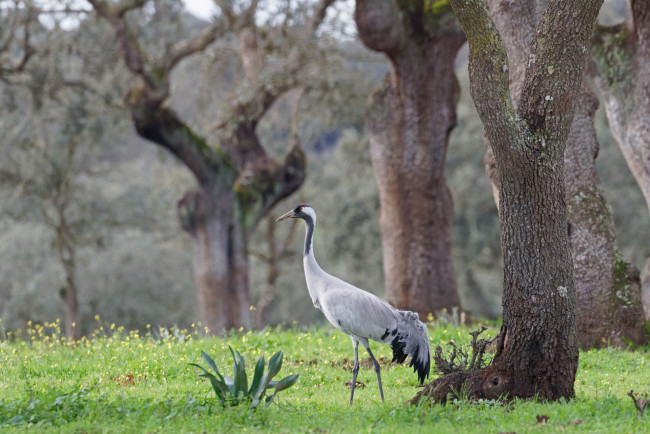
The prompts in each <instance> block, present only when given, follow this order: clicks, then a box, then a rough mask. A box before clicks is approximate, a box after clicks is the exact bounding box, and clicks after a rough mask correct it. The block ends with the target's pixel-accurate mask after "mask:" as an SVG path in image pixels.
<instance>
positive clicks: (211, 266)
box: [91, 0, 333, 332]
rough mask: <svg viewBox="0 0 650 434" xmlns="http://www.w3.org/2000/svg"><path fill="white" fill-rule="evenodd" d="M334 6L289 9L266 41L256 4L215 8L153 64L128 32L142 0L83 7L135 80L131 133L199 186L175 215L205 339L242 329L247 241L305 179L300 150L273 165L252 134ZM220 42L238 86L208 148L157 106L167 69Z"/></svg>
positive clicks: (291, 84)
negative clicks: (232, 57)
mask: <svg viewBox="0 0 650 434" xmlns="http://www.w3.org/2000/svg"><path fill="white" fill-rule="evenodd" d="M332 1H333V0H322V1H320V2H318V3H317V4H316V5H314V7H313V9H311V10H310V12H311V14H310V15H308V16H305V15H301V17H300V18H296V17H293V16H292V14H293V13H294V12H295V10H294V9H291V8H287V9H286V10H284V11H283V12H284V20H281V21H280V20H279V19H278V21H280V24H279V25H278V26H276V28H275V31H273V32H271V29H272V27H269V28H267V30H268V31H269V33H261V31H260V29H258V28H257V24H256V12H257V7H258V2H257V1H252V2H250V3H249V4H247V5H237V7H233V6H232V4H231V2H227V1H224V2H219V7H220V15H219V17H218V18H216V19H215V20H214V21H213V22H212V23H211V24H210V25H209V26H207V27H205V28H204V29H202V30H201V31H200V32H199V33H198V34H197V35H196V36H194V37H192V38H189V39H185V40H181V41H178V42H176V43H175V44H174V45H172V46H171V47H170V48H169V49H167V50H165V51H164V52H163V53H162V54H161V55H155V54H154V53H155V52H151V51H149V52H148V50H147V49H146V47H145V46H143V45H142V44H141V43H140V42H139V41H138V39H137V37H136V32H134V31H133V30H131V27H132V26H133V24H132V23H130V22H129V20H128V16H127V15H128V14H127V13H128V12H129V11H132V10H135V9H139V8H141V7H142V6H143V5H144V3H145V2H144V1H143V0H136V1H122V2H120V3H107V2H103V1H95V0H93V1H91V3H92V5H93V7H94V8H95V10H96V11H97V13H98V14H99V15H100V16H102V17H103V18H104V19H106V20H107V21H108V22H109V23H110V24H111V26H112V27H113V29H114V31H115V40H116V42H117V43H118V44H119V46H120V48H121V51H122V54H123V57H124V60H125V63H126V66H127V67H128V68H129V70H130V71H131V72H132V73H133V74H134V75H135V76H136V77H137V78H138V82H137V84H136V85H135V86H134V87H133V88H132V89H131V91H130V92H129V95H128V97H127V104H128V106H129V109H130V111H131V115H132V118H133V121H134V124H135V127H136V130H137V131H138V133H139V134H140V135H141V136H142V137H144V138H147V139H149V140H151V141H153V142H155V143H157V144H158V145H160V146H162V147H163V148H165V149H167V150H169V151H170V152H172V153H173V154H174V155H176V156H177V157H178V158H179V159H180V160H181V161H182V162H183V163H184V164H185V165H186V166H187V167H188V169H189V170H190V171H192V173H193V175H194V176H195V178H196V180H197V188H195V189H194V190H192V191H190V192H188V193H187V194H186V195H185V196H184V197H183V199H182V200H181V201H180V202H179V213H180V217H181V222H182V226H183V228H184V229H185V230H187V231H188V232H189V233H190V234H191V235H192V237H193V240H194V252H195V253H194V254H195V261H194V266H195V270H194V274H195V280H196V285H197V289H198V300H199V309H200V311H201V317H202V320H203V323H204V326H206V327H207V328H208V329H209V331H211V332H219V331H221V330H223V329H229V328H232V327H240V326H244V327H249V326H250V312H249V307H250V306H251V300H250V294H249V287H248V275H247V272H248V258H247V253H248V251H247V243H246V236H247V233H248V231H249V230H250V229H251V228H252V227H254V226H255V224H256V223H257V222H258V221H259V220H260V219H261V218H262V217H264V216H265V215H266V214H267V213H268V212H269V210H270V209H271V208H272V207H273V206H274V205H275V204H276V203H277V201H279V200H280V199H282V198H284V197H286V196H287V195H289V194H290V193H292V192H293V191H295V190H296V189H297V188H298V187H299V186H300V185H301V184H302V182H303V180H304V176H305V169H304V168H305V159H304V153H303V151H302V149H301V147H300V144H299V143H292V144H289V150H288V152H287V154H286V156H285V157H284V159H282V160H281V161H276V160H274V159H273V158H271V157H270V156H269V155H268V154H267V152H266V151H265V149H264V147H263V146H262V145H261V143H260V142H259V139H258V136H257V134H256V127H257V124H258V123H259V122H260V120H261V119H262V118H263V116H264V115H265V113H266V112H267V111H268V110H269V108H270V107H271V106H272V105H273V103H274V102H275V101H276V100H277V99H278V98H279V97H280V96H281V95H283V94H284V93H286V92H287V91H289V90H291V89H293V88H295V87H296V86H298V85H299V82H300V77H301V73H303V72H304V70H305V66H306V64H308V63H309V62H308V60H309V56H307V54H308V53H310V52H312V51H314V50H315V49H316V45H315V44H314V43H313V38H314V35H315V32H316V30H317V29H318V27H319V26H320V24H321V23H322V21H323V19H324V18H325V14H326V10H327V8H328V6H329V5H330V4H331V3H332ZM273 18H274V19H277V18H278V17H277V16H274V17H273ZM163 24H164V23H163ZM228 34H233V35H235V36H236V37H237V41H238V53H239V56H240V60H241V65H242V68H243V71H244V75H245V79H246V80H245V83H244V84H243V85H242V86H241V87H239V86H238V87H237V88H236V90H235V91H233V93H232V95H231V97H230V99H229V104H228V110H227V111H225V112H224V113H222V118H221V119H220V120H219V121H218V123H217V124H216V128H215V129H216V131H215V132H216V133H217V139H216V140H215V141H216V142H217V143H218V144H214V143H213V140H210V139H211V136H209V135H207V134H206V132H204V133H203V134H202V133H201V132H200V131H197V130H196V129H193V128H191V127H190V126H189V125H188V124H187V123H186V122H184V121H183V120H182V119H181V118H180V117H179V116H178V115H177V113H176V112H175V111H173V110H171V109H170V108H168V107H167V106H166V104H165V103H166V101H167V100H168V98H169V97H170V95H171V89H170V86H169V80H170V75H171V73H172V71H173V69H174V68H175V66H176V65H177V64H178V63H179V62H180V61H181V60H182V59H184V58H186V57H188V56H191V55H193V54H196V53H199V52H202V51H203V50H205V49H206V47H208V46H209V45H211V44H212V43H214V41H215V40H217V38H218V37H219V36H222V35H228ZM283 35H287V37H289V36H290V37H292V38H293V43H291V44H290V45H288V44H287V38H285V37H283ZM260 43H262V44H261V46H260ZM274 47H281V48H283V49H284V52H282V50H278V51H276V50H274V49H273V48H274ZM145 53H147V54H145ZM267 53H272V54H267ZM285 56H286V57H285ZM237 84H241V83H237ZM208 137H210V139H209V138H208ZM209 142H211V143H209Z"/></svg>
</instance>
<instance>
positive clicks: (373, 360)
mask: <svg viewBox="0 0 650 434" xmlns="http://www.w3.org/2000/svg"><path fill="white" fill-rule="evenodd" d="M364 346H365V347H366V350H367V351H368V354H369V355H370V360H372V364H373V365H375V372H376V373H377V383H379V394H380V395H381V402H384V389H383V388H382V387H381V375H380V374H379V370H380V368H379V362H378V361H377V359H375V356H373V355H372V351H370V345H364Z"/></svg>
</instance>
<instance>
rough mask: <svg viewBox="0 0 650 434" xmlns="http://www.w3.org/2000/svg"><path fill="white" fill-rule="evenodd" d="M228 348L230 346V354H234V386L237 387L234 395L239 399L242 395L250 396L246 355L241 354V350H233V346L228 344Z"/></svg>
mask: <svg viewBox="0 0 650 434" xmlns="http://www.w3.org/2000/svg"><path fill="white" fill-rule="evenodd" d="M228 348H230V354H232V359H233V375H234V378H233V380H234V381H233V387H234V389H235V390H234V393H233V395H235V397H236V398H237V399H239V397H240V395H242V397H244V398H245V397H247V396H248V378H247V377H246V364H245V362H244V357H243V356H242V355H241V354H239V351H236V352H235V351H233V350H232V347H230V346H228ZM235 353H237V354H235Z"/></svg>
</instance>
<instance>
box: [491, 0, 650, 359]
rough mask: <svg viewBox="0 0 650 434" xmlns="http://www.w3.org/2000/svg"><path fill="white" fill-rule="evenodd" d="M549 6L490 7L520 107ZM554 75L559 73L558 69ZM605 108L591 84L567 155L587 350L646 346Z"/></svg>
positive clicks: (494, 3)
mask: <svg viewBox="0 0 650 434" xmlns="http://www.w3.org/2000/svg"><path fill="white" fill-rule="evenodd" d="M545 5H546V2H545V1H527V2H518V3H517V4H516V5H512V3H511V2H505V1H503V0H490V1H489V2H488V7H489V12H490V16H491V17H492V19H493V20H494V22H495V24H496V26H497V29H498V30H499V32H500V34H501V36H502V39H503V42H504V44H505V46H506V50H507V52H508V57H509V60H510V63H509V66H510V69H509V71H510V91H511V94H512V96H513V101H514V103H515V106H517V105H518V102H519V99H520V98H521V92H522V89H523V85H524V81H525V73H526V67H527V65H528V64H529V63H530V62H531V57H530V48H531V42H532V40H533V36H534V34H535V30H536V26H537V23H538V22H539V17H540V16H541V14H542V12H543V8H544V6H545ZM549 71H550V72H549V74H550V75H553V71H552V69H551V70H549ZM597 108H598V100H597V98H596V97H595V95H594V94H593V92H592V91H591V89H590V88H589V86H588V85H587V84H586V83H583V84H582V86H581V89H580V92H579V94H578V102H577V104H576V110H575V115H574V117H573V123H572V125H571V130H570V132H569V138H568V140H567V145H566V150H565V154H564V164H565V173H566V177H565V185H566V195H567V206H568V214H567V218H568V232H569V244H570V247H571V252H572V254H573V265H574V277H575V282H576V293H577V300H578V303H577V308H578V312H577V315H578V338H579V340H580V344H581V345H582V347H583V348H590V347H594V346H596V347H598V346H602V345H607V344H608V343H612V344H614V345H618V346H624V345H626V343H627V342H629V341H632V342H635V343H641V342H643V341H644V338H643V327H644V318H643V309H642V307H641V301H640V282H639V279H638V273H635V272H634V266H633V265H632V264H630V263H628V262H626V261H625V260H624V258H622V256H621V255H620V253H619V252H618V250H617V244H616V237H615V233H614V226H613V221H612V217H611V214H610V209H609V207H608V206H607V202H606V200H605V197H604V194H603V191H602V189H601V187H600V179H599V177H598V173H597V171H596V165H595V160H596V157H597V155H598V149H599V146H598V141H597V139H596V130H595V127H594V113H595V111H596V109H597ZM487 146H488V152H487V153H486V157H485V163H486V172H487V173H488V175H489V176H490V178H491V180H492V185H493V188H494V189H495V190H496V192H497V193H496V194H497V195H498V190H499V181H498V179H496V178H497V173H498V172H497V171H496V170H495V163H494V161H493V160H494V155H493V153H492V152H491V150H489V143H488V144H487ZM497 205H498V202H497Z"/></svg>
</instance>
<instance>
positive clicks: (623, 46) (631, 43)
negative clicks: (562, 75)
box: [591, 0, 650, 319]
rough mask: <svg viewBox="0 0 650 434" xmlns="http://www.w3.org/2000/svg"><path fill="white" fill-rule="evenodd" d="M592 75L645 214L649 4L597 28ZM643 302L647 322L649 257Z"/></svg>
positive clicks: (649, 179) (649, 198)
mask: <svg viewBox="0 0 650 434" xmlns="http://www.w3.org/2000/svg"><path fill="white" fill-rule="evenodd" d="M592 60H593V64H594V68H592V69H591V75H592V76H593V77H594V81H595V83H596V86H597V87H598V90H599V92H600V94H601V96H602V98H603V101H604V107H605V113H606V114H607V120H608V121H609V127H610V130H611V132H612V135H613V136H614V138H615V139H616V142H617V143H618V145H619V147H620V149H621V151H622V153H623V155H624V156H625V160H626V161H627V165H628V167H629V168H630V171H631V172H632V175H633V176H634V178H635V179H636V182H637V184H638V185H639V188H640V189H641V192H642V193H643V196H644V197H645V201H646V204H647V206H648V209H649V210H650V139H649V136H650V131H649V129H648V128H649V123H648V119H649V117H650V97H649V96H648V89H649V88H650V78H649V77H648V73H647V71H648V68H650V5H649V4H648V2H646V1H640V0H632V1H631V2H630V7H629V13H628V14H627V16H626V19H625V21H624V22H623V23H620V24H616V25H612V26H604V25H601V26H597V27H596V30H595V32H594V39H593V49H592ZM642 279H643V281H644V285H643V286H644V287H643V303H644V306H645V311H646V317H647V318H649V319H650V259H649V260H648V262H647V263H646V266H645V268H644V271H643V275H642Z"/></svg>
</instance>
